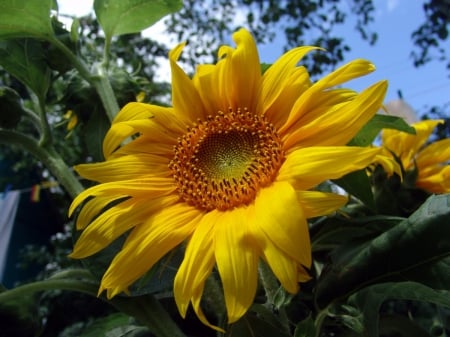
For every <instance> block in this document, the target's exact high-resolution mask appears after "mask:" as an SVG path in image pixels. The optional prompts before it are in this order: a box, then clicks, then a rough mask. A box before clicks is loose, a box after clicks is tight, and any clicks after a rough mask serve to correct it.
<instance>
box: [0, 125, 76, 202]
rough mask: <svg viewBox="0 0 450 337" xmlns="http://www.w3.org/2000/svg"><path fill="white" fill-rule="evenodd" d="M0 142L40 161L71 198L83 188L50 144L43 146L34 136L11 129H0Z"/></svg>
mask: <svg viewBox="0 0 450 337" xmlns="http://www.w3.org/2000/svg"><path fill="white" fill-rule="evenodd" d="M0 143H3V144H8V145H11V144H12V145H16V146H19V147H21V148H22V149H24V150H26V151H28V152H30V153H31V154H32V155H34V156H35V157H36V158H38V159H39V160H40V161H42V163H43V164H44V165H45V166H46V167H47V168H48V169H49V170H50V172H51V173H52V174H53V175H54V176H55V177H56V179H58V182H59V183H60V184H61V185H62V186H64V188H65V189H66V191H67V192H68V193H69V194H70V196H71V197H72V198H75V197H76V196H77V195H78V194H80V193H81V192H82V191H83V190H84V188H83V186H82V185H81V184H80V182H79V181H78V179H77V178H76V177H75V175H74V174H73V173H72V171H71V170H70V168H69V167H67V165H66V163H65V162H64V160H63V159H62V158H61V156H60V155H59V153H58V152H56V151H55V150H54V148H53V147H52V146H49V147H48V148H44V147H42V146H40V145H39V144H38V142H37V141H36V140H35V139H34V138H31V137H29V136H26V135H23V134H21V133H18V132H16V131H11V130H0Z"/></svg>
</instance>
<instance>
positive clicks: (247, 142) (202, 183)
mask: <svg viewBox="0 0 450 337" xmlns="http://www.w3.org/2000/svg"><path fill="white" fill-rule="evenodd" d="M283 161H284V152H283V149H282V142H281V139H280V137H279V136H278V134H277V131H276V129H275V127H274V126H273V125H272V124H271V123H269V122H268V121H267V120H266V118H265V117H264V116H261V115H256V114H253V113H251V112H250V111H248V110H247V109H238V110H237V111H234V110H233V109H229V110H228V111H227V112H226V113H224V112H219V113H218V114H217V115H215V116H208V117H207V118H206V119H205V120H198V121H197V123H195V124H194V125H192V127H190V128H188V130H187V132H186V133H185V134H184V135H183V136H182V137H180V138H179V139H178V143H177V145H175V146H174V149H173V158H172V160H171V161H170V163H169V168H170V170H171V171H172V174H173V178H174V180H175V182H176V184H177V191H178V193H179V195H180V197H181V198H182V199H183V200H184V201H185V202H187V203H188V204H190V205H192V206H194V207H197V208H200V209H204V210H213V209H218V210H221V211H224V210H229V209H232V208H235V207H239V206H243V205H247V204H249V203H251V202H252V201H253V200H254V199H255V197H256V195H257V193H258V191H259V190H260V189H261V188H263V187H265V186H268V185H270V184H271V183H272V182H273V181H274V179H275V178H276V175H277V173H278V170H279V168H280V167H281V165H282V163H283Z"/></svg>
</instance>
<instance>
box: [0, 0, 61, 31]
mask: <svg viewBox="0 0 450 337" xmlns="http://www.w3.org/2000/svg"><path fill="white" fill-rule="evenodd" d="M52 3H53V1H52V0H0V38H11V37H41V38H45V37H47V36H51V35H52V34H53V30H52V26H51V23H50V9H51V8H52Z"/></svg>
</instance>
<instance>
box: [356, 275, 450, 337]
mask: <svg viewBox="0 0 450 337" xmlns="http://www.w3.org/2000/svg"><path fill="white" fill-rule="evenodd" d="M388 299H398V300H416V301H424V302H430V303H434V304H436V305H439V306H444V307H447V308H450V292H449V291H442V290H441V291H438V290H435V289H432V288H429V287H427V286H425V285H423V284H421V283H416V282H399V283H393V282H392V283H391V282H390V283H381V284H375V285H372V286H370V287H367V288H364V289H362V290H361V291H359V292H357V293H355V294H354V295H352V296H351V297H350V298H349V300H348V303H349V304H351V305H353V306H355V307H357V308H359V309H360V311H361V313H362V315H363V318H362V319H363V323H364V324H363V325H364V327H365V329H366V331H367V335H368V336H369V337H378V315H379V314H378V313H379V310H380V307H381V305H382V304H383V302H385V301H386V300H388ZM413 335H414V336H419V334H418V331H417V334H416V333H414V334H413ZM420 336H424V334H423V333H422V334H421V335H420ZM425 336H426V335H425Z"/></svg>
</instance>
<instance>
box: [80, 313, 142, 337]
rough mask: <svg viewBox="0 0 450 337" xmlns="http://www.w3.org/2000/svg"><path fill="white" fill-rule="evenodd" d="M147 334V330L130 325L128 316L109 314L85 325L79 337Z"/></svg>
mask: <svg viewBox="0 0 450 337" xmlns="http://www.w3.org/2000/svg"><path fill="white" fill-rule="evenodd" d="M143 331H146V332H147V335H148V332H149V331H148V329H146V328H144V327H141V326H137V325H134V324H130V316H128V315H124V314H122V313H115V314H111V315H109V316H106V317H102V318H98V319H96V320H95V321H94V322H93V323H92V324H89V325H87V326H86V327H85V328H84V329H83V331H82V332H81V334H80V335H79V336H80V337H97V336H105V337H125V336H127V337H132V336H138V335H141V334H142V333H143Z"/></svg>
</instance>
